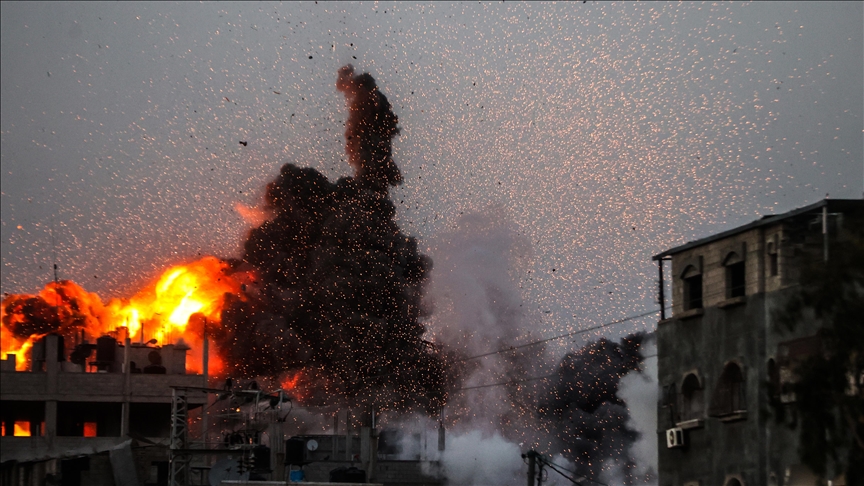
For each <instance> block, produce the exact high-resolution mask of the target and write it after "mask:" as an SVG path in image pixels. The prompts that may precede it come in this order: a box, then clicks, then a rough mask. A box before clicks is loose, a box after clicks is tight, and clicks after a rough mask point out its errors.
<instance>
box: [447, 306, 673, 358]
mask: <svg viewBox="0 0 864 486" xmlns="http://www.w3.org/2000/svg"><path fill="white" fill-rule="evenodd" d="M658 312H660V310H659V309H656V310H652V311H648V312H645V313H642V314H639V315H635V316H629V317H624V318H622V319H618V320H617V321H611V322H606V323H603V324H600V325H597V326H594V327H589V328H587V329H581V330H579V331H573V332H568V333H566V334H560V335H558V336H553V337H550V338H546V339H540V340H537V341H532V342H530V343H525V344H520V345H519V346H509V347H507V348H504V349H499V350H497V351H490V352H488V353H483V354H478V355H476V356H470V357H468V358H464V359H462V361H471V360H472V359H478V358H485V357H486V356H492V355H494V354H501V353H508V352H510V351H516V350H517V349H522V348H527V347H529V346H536V345H537V344H542V343H546V342H549V341H555V340H557V339H564V338H567V337H570V336H576V335H578V334H584V333H586V332H588V331H595V330H597V329H602V328H604V327H608V326H612V325H614V324H621V323H622V322H627V321H632V320H634V319H639V318H640V317H646V316H650V315H651V314H656V313H658Z"/></svg>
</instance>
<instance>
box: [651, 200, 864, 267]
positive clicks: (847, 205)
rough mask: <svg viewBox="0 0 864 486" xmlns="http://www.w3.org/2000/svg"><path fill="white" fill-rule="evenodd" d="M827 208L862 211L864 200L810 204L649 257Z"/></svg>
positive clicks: (829, 209)
mask: <svg viewBox="0 0 864 486" xmlns="http://www.w3.org/2000/svg"><path fill="white" fill-rule="evenodd" d="M826 206H827V208H828V211H829V212H845V211H849V210H859V211H860V210H862V209H864V199H823V200H821V201H819V202H817V203H814V204H811V205H809V206H804V207H803V208H798V209H793V210H792V211H789V212H787V213H783V214H776V215H769V216H763V217H762V218H760V219H757V220H756V221H753V222H752V223H748V224H745V225H744V226H739V227H737V228H732V229H730V230H727V231H723V232H721V233H717V234H714V235H711V236H708V237H705V238H702V239H699V240H696V241H691V242H688V243H685V244H683V245H680V246H676V247H675V248H671V249H669V250H666V251H664V252H663V253H658V254H657V255H654V256H653V257H651V259H652V260H655V261H656V260H662V259H663V258H666V257H668V256H672V255H675V254H677V253H681V252H682V251H686V250H689V249H691V248H696V247H698V246H702V245H706V244H708V243H711V242H713V241H717V240H722V239H724V238H727V237H729V236H733V235H736V234H738V233H743V232H745V231H749V230H751V229H754V228H758V227H760V226H769V225H772V224H775V223H778V222H780V221H783V220H786V219H790V218H794V217H796V216H800V215H802V214H807V213H814V212H821V211H822V208H823V207H826Z"/></svg>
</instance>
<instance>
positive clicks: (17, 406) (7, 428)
mask: <svg viewBox="0 0 864 486" xmlns="http://www.w3.org/2000/svg"><path fill="white" fill-rule="evenodd" d="M0 424H2V425H0V433H2V435H3V436H4V437H36V436H40V435H45V402H34V401H25V400H4V401H3V404H2V406H0Z"/></svg>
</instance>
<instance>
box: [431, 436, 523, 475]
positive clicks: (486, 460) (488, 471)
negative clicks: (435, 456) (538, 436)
mask: <svg viewBox="0 0 864 486" xmlns="http://www.w3.org/2000/svg"><path fill="white" fill-rule="evenodd" d="M521 454H522V451H521V450H520V447H519V444H514V443H512V442H508V441H507V440H506V439H504V438H503V437H501V436H500V435H498V433H497V432H496V433H494V434H492V435H491V436H485V435H484V434H483V433H482V432H480V431H479V430H473V431H470V432H467V433H464V434H462V435H451V436H449V437H448V438H447V448H446V449H445V450H444V453H443V454H442V455H441V463H442V466H443V469H444V474H445V477H446V478H447V484H448V485H450V486H468V485H470V486H508V485H517V484H522V483H523V482H524V481H525V474H526V467H525V465H524V464H523V462H522V458H521Z"/></svg>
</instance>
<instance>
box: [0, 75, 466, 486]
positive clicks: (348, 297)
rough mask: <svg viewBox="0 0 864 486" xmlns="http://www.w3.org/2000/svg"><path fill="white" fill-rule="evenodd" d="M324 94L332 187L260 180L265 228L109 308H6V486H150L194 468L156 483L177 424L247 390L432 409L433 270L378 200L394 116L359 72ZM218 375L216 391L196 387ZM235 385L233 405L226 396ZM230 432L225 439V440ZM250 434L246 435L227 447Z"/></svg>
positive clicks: (72, 304)
mask: <svg viewBox="0 0 864 486" xmlns="http://www.w3.org/2000/svg"><path fill="white" fill-rule="evenodd" d="M336 87H337V89H338V90H339V91H341V92H343V93H344V94H345V97H346V100H347V102H348V109H349V117H348V120H347V123H346V133H345V136H346V153H347V155H348V160H349V163H350V164H351V166H352V167H353V168H354V169H355V175H354V177H346V178H342V179H340V180H339V181H337V182H336V183H331V182H330V181H328V180H327V179H326V177H325V176H323V175H322V174H321V173H319V172H317V171H315V170H314V169H308V168H305V169H304V168H299V167H297V166H295V165H293V164H290V163H289V164H286V165H285V166H284V167H283V169H282V171H281V173H280V175H279V176H278V177H277V178H276V179H275V180H274V181H273V182H272V183H271V184H269V185H268V187H267V191H266V206H267V212H268V213H269V214H270V215H272V217H271V218H270V219H268V220H266V221H264V222H263V223H262V224H261V225H260V226H258V227H257V228H254V229H253V230H252V231H251V232H250V235H249V237H248V240H247V241H246V244H245V245H244V248H245V251H244V253H243V255H242V256H241V257H240V258H237V259H227V260H223V259H218V258H215V257H209V256H208V257H204V258H202V259H200V260H198V261H195V262H191V263H188V264H185V265H178V266H175V267H172V268H170V269H168V270H167V271H165V272H164V273H163V274H162V275H161V276H160V277H159V278H158V279H156V280H154V282H152V283H151V284H150V285H148V286H147V287H145V288H144V289H143V290H142V291H140V292H138V293H136V294H135V295H134V296H132V297H130V298H127V299H113V300H111V301H109V302H108V303H103V302H102V301H101V299H100V298H99V297H98V296H96V295H95V294H92V293H89V292H87V291H86V290H84V289H83V288H81V287H80V286H78V285H77V284H75V283H74V282H71V281H55V282H52V283H49V284H48V285H46V287H45V288H44V289H43V290H42V291H41V292H40V293H39V294H37V295H10V296H7V297H6V298H5V299H4V300H3V303H2V327H0V333H2V341H0V342H2V352H3V354H4V356H5V361H4V362H3V379H2V389H0V390H2V423H3V437H2V441H3V452H2V459H0V461H2V462H3V464H4V469H3V474H4V483H5V481H6V479H8V480H9V481H13V480H14V482H15V483H16V484H18V483H21V484H29V483H30V482H31V481H37V482H38V481H41V480H42V478H48V477H57V478H63V479H62V480H63V481H64V484H65V483H68V482H69V481H72V483H69V484H77V483H78V482H80V481H82V480H84V479H82V478H86V477H89V476H93V477H95V476H96V475H97V473H96V472H95V471H96V470H97V469H98V468H108V467H109V466H108V464H109V463H110V465H111V467H113V471H114V474H113V475H114V478H115V482H119V483H123V484H126V483H128V481H129V479H128V477H126V479H123V477H124V476H123V474H127V473H129V471H135V474H136V477H137V478H139V479H140V480H141V481H144V482H148V484H149V483H162V482H164V481H165V480H167V479H166V478H167V476H166V475H167V474H169V472H170V475H171V476H172V478H176V477H177V476H176V474H177V468H180V469H183V468H186V469H188V468H189V467H191V460H190V458H189V457H185V456H183V457H181V456H182V455H181V456H174V459H172V463H171V467H170V471H168V472H166V470H165V468H166V467H167V466H166V464H167V461H168V455H167V454H166V451H167V450H168V449H166V447H167V445H169V443H170V444H171V445H172V446H173V447H174V449H177V447H176V446H177V441H178V440H180V437H181V435H183V434H186V432H183V431H180V432H178V431H177V428H178V427H180V428H181V429H183V430H185V427H186V417H187V415H186V414H188V413H189V412H190V411H192V413H193V414H194V413H196V412H195V411H196V409H197V408H200V407H201V406H202V405H205V404H206V403H207V401H208V398H207V397H208V396H211V400H212V401H217V402H218V401H220V398H221V399H224V398H225V396H228V397H230V398H229V399H226V400H224V401H223V402H222V403H221V404H220V406H221V405H226V408H227V411H230V412H232V413H235V412H238V413H239V412H240V411H241V409H243V407H247V408H248V406H249V405H250V404H249V401H248V400H240V402H241V403H237V397H238V396H239V397H241V398H242V397H247V396H253V397H255V400H256V402H255V405H256V407H257V404H258V402H257V400H258V399H260V398H262V396H263V395H261V393H262V392H261V391H260V390H259V388H258V386H257V384H256V385H255V386H252V385H249V384H250V383H257V382H253V381H251V380H253V379H258V380H263V382H268V383H278V384H279V385H281V386H282V390H281V391H280V394H279V395H277V403H281V402H282V397H284V396H286V395H285V391H286V389H290V398H291V399H292V400H294V401H297V402H300V401H302V402H303V403H304V404H307V405H314V406H318V407H330V408H333V409H336V408H338V407H347V408H350V409H357V410H363V411H364V412H363V414H362V415H363V416H364V417H365V416H368V415H369V413H370V411H371V410H378V411H380V410H402V411H407V410H422V411H425V412H429V413H432V412H435V411H437V410H439V409H440V408H441V406H442V405H443V404H444V402H445V400H446V388H447V386H446V384H447V383H448V382H450V381H452V380H451V378H452V374H451V373H450V372H449V371H448V370H449V368H448V367H446V366H445V365H444V363H445V359H444V353H443V352H442V351H441V349H440V348H439V347H436V346H434V345H433V344H432V343H430V342H427V341H424V340H423V334H424V332H425V330H424V328H423V325H422V324H421V323H420V322H419V318H420V317H421V315H422V314H423V309H422V306H421V302H420V297H421V293H422V287H423V285H424V283H425V281H426V278H427V273H428V270H429V268H430V267H431V261H430V260H429V259H428V258H427V257H425V256H423V255H421V254H420V253H419V251H418V249H417V242H416V240H415V239H414V238H411V237H409V236H407V235H405V234H404V233H402V231H401V230H400V229H399V227H398V226H397V225H396V223H395V219H394V218H395V207H394V205H393V204H392V202H391V201H390V200H389V198H388V189H389V187H391V186H394V185H397V184H399V183H400V182H401V173H400V171H399V169H398V167H397V166H396V165H395V163H394V162H393V159H392V155H391V152H392V148H391V141H392V138H393V137H394V136H395V135H396V134H397V133H398V128H397V122H398V119H397V117H396V115H395V114H394V113H393V112H392V110H391V106H390V103H389V102H388V101H387V98H386V97H385V96H384V95H383V94H382V93H381V92H380V91H379V90H378V88H377V86H376V83H375V81H374V79H373V78H372V77H371V76H370V75H368V74H360V75H356V74H355V73H354V70H353V68H352V67H351V66H346V67H344V68H342V70H340V72H339V77H338V81H337V85H336ZM211 342H212V344H213V346H212V349H211V348H210V343H211ZM211 350H212V352H210V351H211ZM216 377H218V379H219V381H220V383H225V385H224V386H223V385H220V386H223V388H224V391H225V394H222V396H220V395H215V394H214V393H213V392H212V389H210V391H207V390H208V389H207V386H208V384H211V383H215V379H216ZM234 380H236V382H235V381H234ZM208 382H209V383H208ZM241 382H242V383H245V384H246V386H248V387H249V388H245V387H240V388H243V390H241V391H242V392H249V393H247V394H246V395H244V394H243V393H240V392H235V390H234V388H235V387H234V386H233V385H231V383H237V384H238V385H239V384H240V383H241ZM238 393H240V394H239V395H238ZM250 393H251V395H249V394H250ZM272 398H274V396H270V395H268V396H267V401H268V402H269V400H270V399H272ZM180 402H182V403H180ZM172 407H173V408H172ZM178 407H179V408H178ZM178 410H179V412H178ZM178 413H179V415H178ZM251 413H252V415H254V416H255V417H258V409H257V408H256V409H255V411H254V412H251ZM327 413H329V412H327ZM333 413H334V414H335V413H336V412H333ZM178 420H179V421H180V422H182V424H180V423H179V422H178ZM199 420H200V419H199ZM208 422H209V419H207V418H206V417H205V418H204V419H203V420H201V423H203V424H207V423H208ZM349 423H352V420H351V419H349V418H348V415H346V418H345V424H346V430H348V427H347V424H349ZM358 423H364V424H365V422H364V421H361V422H358ZM246 425H248V424H246ZM230 426H231V430H229V431H228V432H227V434H228V435H227V436H226V437H229V436H233V434H234V433H236V426H237V424H236V423H232V424H230ZM256 426H257V425H256ZM172 427H173V428H172ZM334 427H338V422H337V423H336V425H335V426H334ZM205 430H206V426H205ZM334 430H335V429H334ZM258 432H262V430H257V429H256V433H258ZM178 434H180V435H178ZM187 435H188V434H187ZM183 437H186V435H183ZM203 437H204V438H205V440H204V444H203V445H204V446H205V447H207V446H209V444H207V438H209V437H210V436H209V435H208V434H207V433H206V432H204V433H203ZM253 440H254V441H255V442H261V438H260V437H258V436H256V437H255V438H254V439H252V438H250V437H247V436H244V438H243V440H242V442H243V443H244V444H246V445H248V443H249V442H250V441H253ZM280 440H281V433H280ZM181 442H183V443H184V444H186V439H183V440H181ZM226 442H227V443H231V442H232V440H227V439H226ZM278 443H279V440H276V442H274V444H277V446H276V447H274V451H273V453H274V454H278V453H279V450H281V449H282V447H281V446H279V445H278ZM351 444H352V439H351V438H346V439H345V445H344V446H343V450H344V451H345V452H344V454H345V455H346V457H347V459H353V455H352V454H351V450H352V448H351ZM229 445H237V444H229ZM184 447H185V446H184ZM184 447H181V449H184ZM337 449H338V447H337V446H336V445H335V442H334V446H333V451H334V452H333V454H334V459H333V460H336V459H335V455H336V452H335V451H336V450H337ZM172 450H173V449H172ZM117 451H120V452H117ZM133 451H134V453H133ZM153 451H161V452H156V453H154V452H153ZM154 454H155V455H154ZM367 455H368V454H367ZM157 456H158V457H157ZM274 457H276V456H274ZM340 459H344V458H342V457H341V456H340ZM205 462H206V461H205ZM133 463H134V464H135V465H136V467H131V464H133ZM76 468H77V469H76ZM152 468H156V469H152ZM151 469H152V470H151ZM88 471H89V472H88ZM189 472H190V471H185V472H183V473H182V475H183V477H184V478H185V479H188V477H189V476H188V473H189ZM88 475H89V476H88ZM85 482H86V481H85Z"/></svg>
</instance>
